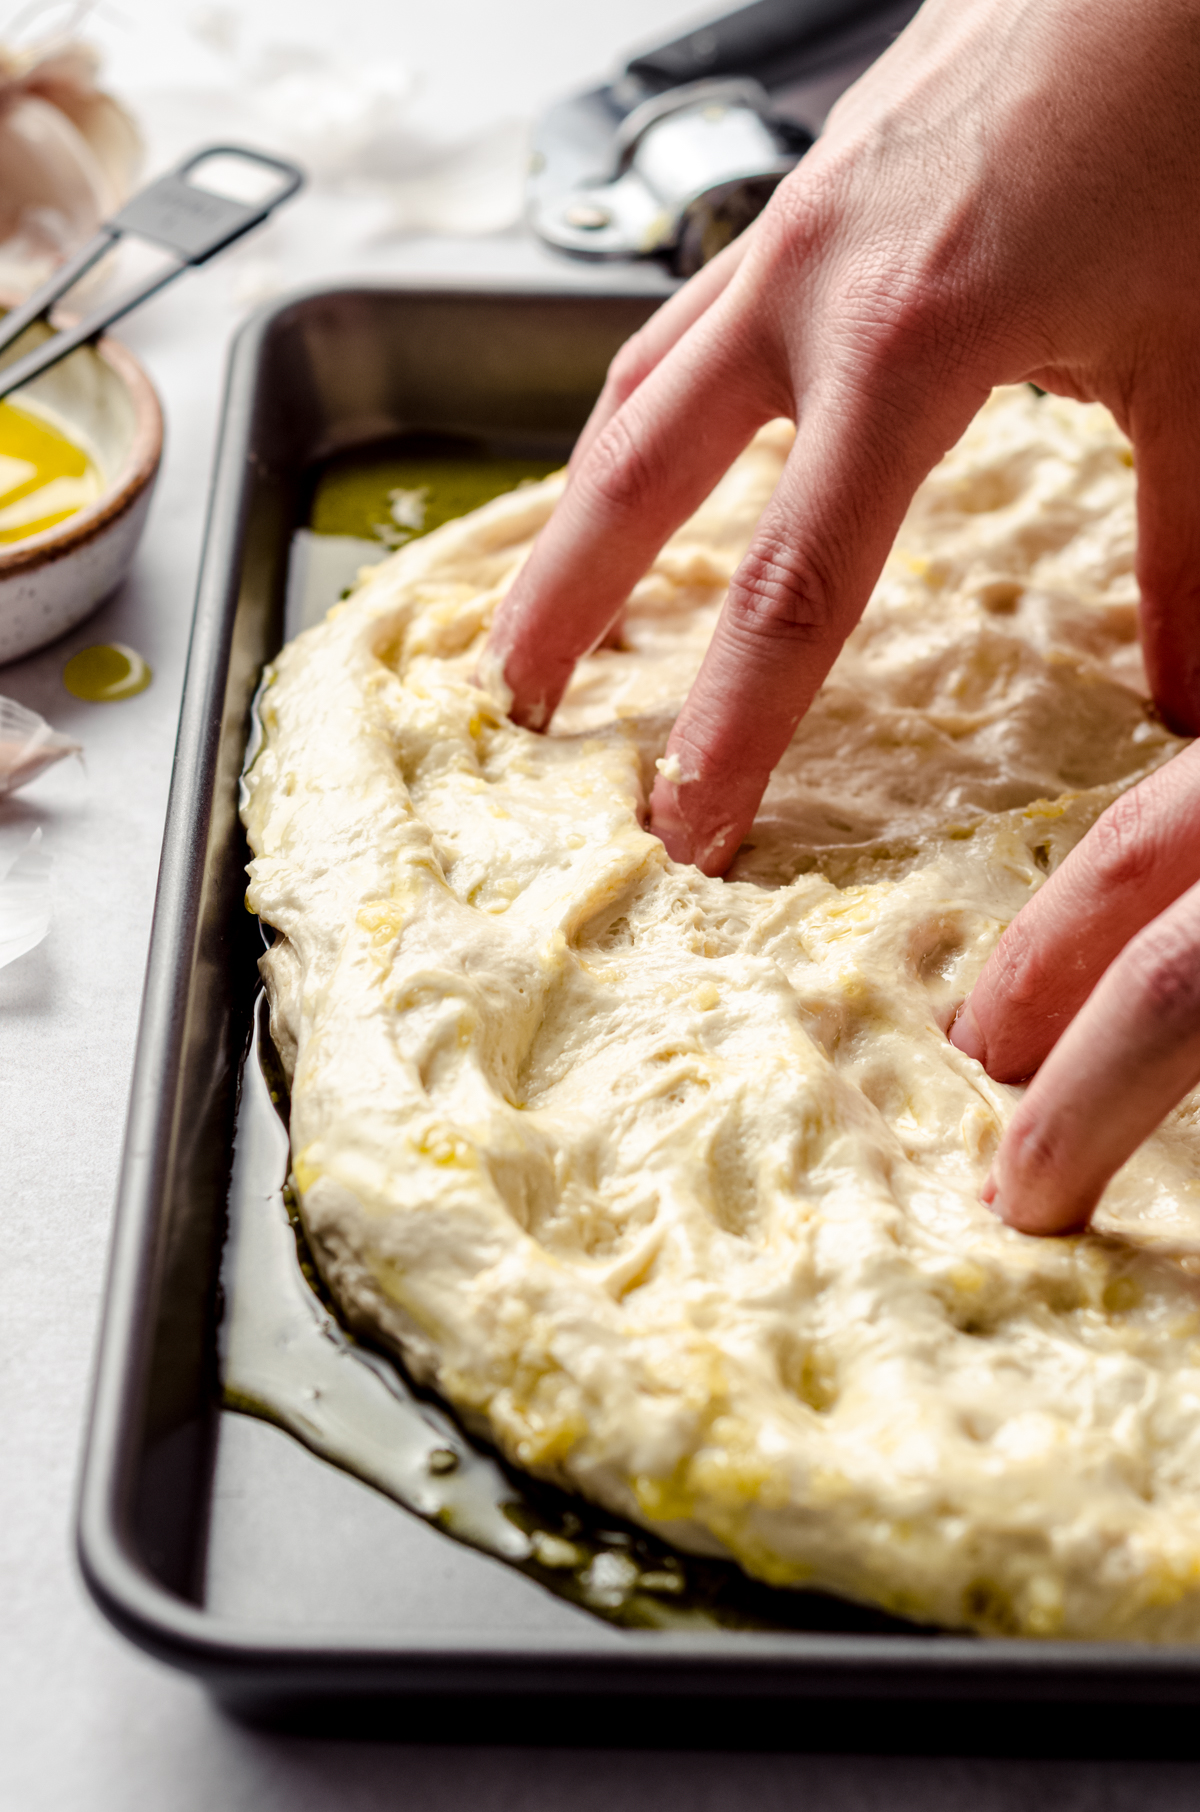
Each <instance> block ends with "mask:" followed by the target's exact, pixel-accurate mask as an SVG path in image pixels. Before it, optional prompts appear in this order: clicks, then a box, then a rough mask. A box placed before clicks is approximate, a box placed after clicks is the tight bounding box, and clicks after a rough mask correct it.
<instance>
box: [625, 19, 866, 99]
mask: <svg viewBox="0 0 1200 1812" xmlns="http://www.w3.org/2000/svg"><path fill="white" fill-rule="evenodd" d="M884 11H889V12H894V11H895V0H891V3H890V4H887V3H886V0H754V3H753V4H752V5H751V6H743V7H739V9H738V10H737V12H735V13H726V14H725V16H724V17H723V18H720V19H713V20H712V21H711V22H710V23H709V24H707V25H698V26H697V27H696V28H695V29H694V30H693V31H689V32H685V33H684V34H683V36H682V37H680V38H672V39H671V41H670V43H668V44H660V45H658V46H656V48H655V49H653V50H647V51H643V52H642V54H641V56H637V57H634V58H633V59H632V61H631V62H630V63H628V64H627V65H626V69H625V76H626V78H627V79H628V78H632V80H633V81H634V82H636V83H639V84H641V86H642V87H644V88H645V89H646V90H647V91H649V92H650V93H653V94H659V93H661V92H662V91H663V89H666V88H678V87H679V86H680V84H681V83H683V82H695V81H698V80H699V79H700V78H701V77H703V76H725V75H751V76H757V77H758V78H759V80H760V81H764V85H765V86H771V84H770V83H769V82H766V81H765V76H766V74H767V73H768V72H770V71H772V70H773V69H776V68H777V67H778V66H779V65H780V64H781V63H782V64H791V63H792V62H794V61H795V60H797V59H799V58H800V57H803V56H807V55H810V54H811V53H812V52H814V51H817V50H820V49H821V48H822V46H823V45H824V44H825V43H826V41H827V40H830V39H836V38H837V37H839V36H840V35H841V33H842V32H843V31H845V30H846V29H847V27H849V26H853V25H857V24H858V23H859V22H860V21H861V20H863V19H866V18H869V17H870V15H871V14H872V13H879V12H884Z"/></svg>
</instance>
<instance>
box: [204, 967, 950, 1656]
mask: <svg viewBox="0 0 1200 1812" xmlns="http://www.w3.org/2000/svg"><path fill="white" fill-rule="evenodd" d="M286 1091H287V1084H286V1082H285V1080H284V1077H283V1073H282V1070H281V1068H280V1066H279V1063H278V1060H277V1059H276V1057H275V1053H274V1049H273V1047H272V1045H271V1041H270V1035H269V1032H268V1029H267V1009H266V1000H265V997H260V1000H259V1003H258V1007H257V1009H256V1012H255V1016H254V1030H253V1035H252V1039H251V1044H250V1049H249V1051H248V1052H247V1054H246V1058H245V1062H244V1066H243V1071H242V1082H241V1091H240V1097H239V1105H238V1118H237V1129H236V1133H235V1138H234V1151H233V1170H232V1175H231V1179H230V1191H229V1232H228V1238H227V1241H226V1246H225V1252H224V1257H223V1261H222V1270H221V1287H222V1293H223V1297H224V1302H225V1313H224V1319H223V1321H222V1323H221V1328H220V1333H219V1350H218V1356H219V1365H220V1377H221V1392H222V1400H223V1403H224V1406H225V1407H226V1408H227V1409H231V1410H238V1411H242V1412H243V1413H246V1414H250V1415H255V1416H259V1417H262V1418H263V1419H264V1420H266V1421H269V1422H272V1423H274V1424H275V1425H276V1426H277V1427H280V1428H283V1429H285V1430H286V1431H287V1432H288V1433H290V1434H292V1435H293V1436H295V1437H296V1438H297V1439H298V1440H300V1441H301V1442H302V1443H303V1444H304V1445H305V1446H306V1447H308V1448H309V1449H310V1450H311V1451H312V1452H313V1453H316V1454H319V1455H320V1456H321V1457H322V1458H323V1459H326V1460H329V1461H331V1462H332V1463H333V1464H334V1465H336V1466H339V1467H340V1468H341V1469H342V1470H343V1471H345V1472H349V1473H351V1474H353V1475H354V1476H355V1477H356V1478H359V1479H362V1480H363V1481H364V1482H365V1483H366V1484H368V1485H373V1486H375V1487H376V1489H377V1490H380V1491H382V1492H385V1493H386V1494H387V1495H388V1496H389V1497H391V1498H393V1499H395V1500H396V1502H397V1503H399V1504H401V1505H403V1506H404V1508H405V1509H406V1510H409V1511H411V1512H413V1513H414V1514H415V1515H417V1516H419V1517H421V1518H422V1519H423V1520H424V1521H426V1522H428V1523H432V1524H433V1525H434V1526H435V1527H436V1528H439V1529H441V1530H442V1531H443V1532H444V1533H445V1534H446V1535H448V1536H452V1537H454V1538H455V1539H456V1540H458V1541H462V1542H465V1543H466V1544H468V1545H469V1546H471V1547H473V1548H478V1549H481V1550H482V1551H483V1552H484V1553H487V1554H491V1555H494V1556H496V1557H497V1558H498V1559H500V1560H503V1561H506V1562H507V1563H508V1564H509V1565H510V1566H514V1567H516V1568H518V1569H519V1570H520V1571H521V1572H523V1573H525V1574H527V1575H528V1576H529V1577H530V1578H532V1579H534V1580H536V1581H538V1583H539V1584H541V1585H542V1586H545V1587H548V1588H549V1589H550V1590H551V1591H553V1592H555V1593H556V1594H557V1595H558V1596H560V1597H563V1598H566V1599H568V1600H569V1601H570V1602H572V1603H573V1604H576V1605H578V1606H580V1607H581V1608H583V1609H585V1610H588V1611H592V1612H595V1613H596V1614H597V1615H599V1616H601V1617H604V1618H606V1619H607V1620H608V1621H610V1622H614V1623H617V1624H619V1625H622V1626H624V1627H626V1628H635V1629H669V1630H698V1631H703V1630H717V1629H723V1630H730V1629H733V1630H737V1629H742V1630H771V1629H774V1630H792V1631H795V1630H800V1629H821V1630H830V1629H838V1630H859V1631H884V1630H908V1631H911V1630H912V1629H913V1627H914V1626H913V1625H912V1624H905V1623H902V1622H900V1621H899V1620H897V1619H894V1618H890V1617H887V1616H885V1615H883V1614H882V1613H880V1612H876V1611H872V1610H870V1609H867V1608H866V1607H862V1606H857V1605H853V1604H849V1603H845V1602H843V1601H841V1600H838V1599H832V1598H826V1597H825V1596H823V1595H822V1594H819V1593H807V1592H799V1591H784V1590H777V1589H773V1588H772V1587H770V1586H765V1585H760V1584H759V1583H757V1582H756V1581H754V1580H751V1579H749V1578H748V1577H747V1576H746V1575H745V1574H743V1573H742V1572H741V1570H740V1569H739V1568H738V1567H737V1566H736V1565H734V1564H733V1563H732V1562H730V1563H728V1564H726V1563H723V1562H721V1561H713V1560H706V1559H700V1558H697V1557H695V1556H692V1555H685V1554H680V1553H678V1552H676V1551H674V1550H672V1549H670V1548H668V1547H666V1546H665V1545H664V1544H663V1543H661V1542H656V1541H655V1540H654V1538H653V1536H651V1535H648V1534H646V1532H645V1531H644V1530H640V1529H635V1528H633V1527H632V1526H629V1527H624V1526H621V1525H619V1523H618V1522H617V1521H616V1519H612V1518H609V1517H606V1516H605V1514H604V1512H603V1511H601V1510H598V1509H596V1508H595V1507H594V1506H592V1505H589V1504H586V1503H584V1502H583V1501H582V1500H580V1499H577V1498H573V1497H570V1496H568V1495H567V1494H566V1493H564V1492H561V1491H558V1490H556V1489H555V1488H554V1487H552V1486H549V1485H543V1484H541V1483H539V1481H537V1480H536V1479H532V1478H527V1477H525V1476H523V1475H522V1474H520V1473H517V1472H514V1471H510V1470H509V1468H508V1467H507V1466H506V1465H504V1464H503V1462H502V1461H501V1460H500V1459H499V1458H498V1457H497V1455H496V1454H495V1452H494V1451H493V1450H492V1449H491V1448H489V1447H487V1446H486V1445H485V1444H484V1443H483V1442H481V1441H477V1440H475V1439H474V1438H473V1437H472V1436H469V1435H467V1434H466V1433H465V1432H464V1430H463V1429H462V1427H461V1426H460V1424H459V1423H458V1421H457V1420H456V1418H455V1417H454V1416H453V1415H452V1413H451V1412H450V1410H449V1409H447V1408H446V1407H445V1406H444V1405H443V1404H441V1403H440V1402H438V1401H437V1400H436V1399H435V1398H432V1397H430V1396H428V1395H426V1394H425V1393H422V1392H419V1391H418V1390H416V1389H415V1388H414V1387H413V1386H412V1385H411V1384H410V1383H409V1382H408V1380H407V1378H406V1376H405V1375H404V1373H403V1371H402V1370H401V1368H400V1366H399V1364H398V1363H396V1362H395V1361H393V1360H392V1359H390V1358H389V1357H387V1356H385V1355H384V1354H383V1353H380V1352H376V1351H375V1350H373V1349H372V1348H371V1347H368V1346H365V1345H363V1344H361V1343H360V1342H358V1341H357V1340H355V1339H354V1337H353V1336H352V1335H350V1334H349V1333H347V1332H346V1331H345V1329H343V1328H342V1327H341V1326H340V1325H339V1323H338V1321H337V1319H336V1318H335V1315H334V1313H333V1311H332V1308H331V1306H330V1304H329V1301H328V1298H327V1297H326V1296H325V1294H324V1292H323V1290H322V1287H321V1284H320V1280H319V1278H318V1276H317V1273H316V1270H315V1268H314V1266H313V1262H312V1259H311V1257H310V1255H309V1253H308V1249H307V1246H306V1243H305V1240H304V1235H303V1231H302V1230H301V1228H300V1226H299V1224H298V1221H297V1219H296V1214H295V1207H294V1204H293V1201H292V1197H291V1192H290V1189H289V1187H288V1184H287V1174H288V1164H289V1147H288V1134H287V1125H286V1109H287V1092H286Z"/></svg>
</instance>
